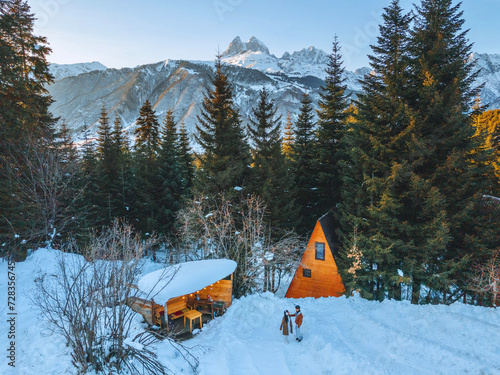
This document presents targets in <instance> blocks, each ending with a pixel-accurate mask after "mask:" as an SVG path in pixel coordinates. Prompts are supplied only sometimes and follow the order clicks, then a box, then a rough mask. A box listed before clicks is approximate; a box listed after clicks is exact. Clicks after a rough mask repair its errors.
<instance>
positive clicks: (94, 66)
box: [49, 61, 107, 81]
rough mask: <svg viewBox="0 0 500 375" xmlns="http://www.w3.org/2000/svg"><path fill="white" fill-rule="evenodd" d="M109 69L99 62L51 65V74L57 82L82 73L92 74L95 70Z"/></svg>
mask: <svg viewBox="0 0 500 375" xmlns="http://www.w3.org/2000/svg"><path fill="white" fill-rule="evenodd" d="M106 69H107V67H106V66H104V65H103V64H101V63H100V62H98V61H92V62H85V63H76V64H55V63H52V64H50V65H49V70H50V73H51V74H52V75H53V76H54V79H55V80H56V81H58V80H60V79H63V78H66V77H73V76H77V75H79V74H82V73H88V72H92V71H94V70H106Z"/></svg>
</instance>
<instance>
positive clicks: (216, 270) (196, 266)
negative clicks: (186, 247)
mask: <svg viewBox="0 0 500 375" xmlns="http://www.w3.org/2000/svg"><path fill="white" fill-rule="evenodd" d="M235 269H236V262H235V261H233V260H229V259H212V260H199V261H194V262H186V263H180V264H176V265H175V266H172V267H167V268H163V269H160V270H157V271H154V272H151V273H148V274H147V275H145V276H143V277H142V278H141V279H140V280H139V284H138V287H139V289H140V290H141V291H142V292H144V293H146V294H147V295H148V297H149V298H154V299H155V301H158V303H165V302H167V301H168V300H169V299H170V298H174V297H179V296H183V295H185V294H189V293H194V292H196V291H198V290H201V289H203V288H205V287H206V286H208V285H212V284H213V283H216V282H217V281H219V280H221V279H223V278H225V277H227V276H229V275H231V274H232V273H233V272H234V270H235Z"/></svg>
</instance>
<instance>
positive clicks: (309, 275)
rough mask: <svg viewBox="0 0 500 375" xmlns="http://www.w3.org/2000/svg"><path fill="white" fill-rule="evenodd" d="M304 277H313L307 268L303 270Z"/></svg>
mask: <svg viewBox="0 0 500 375" xmlns="http://www.w3.org/2000/svg"><path fill="white" fill-rule="evenodd" d="M302 276H303V277H309V278H310V277H311V270H310V269H307V268H303V269H302Z"/></svg>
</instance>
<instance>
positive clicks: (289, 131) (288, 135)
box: [282, 112, 295, 160]
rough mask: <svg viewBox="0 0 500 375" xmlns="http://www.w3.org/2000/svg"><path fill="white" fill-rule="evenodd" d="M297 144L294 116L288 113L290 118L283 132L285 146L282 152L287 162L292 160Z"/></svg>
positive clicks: (287, 118) (287, 119)
mask: <svg viewBox="0 0 500 375" xmlns="http://www.w3.org/2000/svg"><path fill="white" fill-rule="evenodd" d="M294 142H295V133H294V129H293V122H292V116H291V114H290V112H288V116H287V117H286V124H285V129H284V132H283V146H282V152H283V155H285V158H286V159H287V160H290V159H291V157H292V146H293V143H294Z"/></svg>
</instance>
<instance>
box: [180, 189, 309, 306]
mask: <svg viewBox="0 0 500 375" xmlns="http://www.w3.org/2000/svg"><path fill="white" fill-rule="evenodd" d="M265 213H266V206H265V205H264V204H263V203H262V201H261V200H260V199H259V198H258V197H255V196H251V197H248V198H247V199H246V200H245V201H243V204H242V205H241V206H240V207H238V209H235V208H234V207H233V206H232V205H231V202H230V201H229V200H227V199H224V198H220V199H218V200H208V199H205V198H203V197H197V198H195V199H194V200H193V201H192V202H191V203H190V204H189V205H188V206H187V207H186V208H185V209H184V210H182V211H181V212H180V214H179V221H180V224H181V232H180V237H181V243H182V254H183V255H184V257H185V259H186V260H188V259H206V258H229V259H232V260H234V261H236V263H237V264H238V266H237V269H236V271H235V278H234V290H235V294H236V295H237V296H239V295H243V294H245V293H247V292H252V291H266V290H270V291H272V292H275V291H276V290H277V289H278V288H279V285H280V282H281V279H282V277H283V276H284V275H285V274H287V273H290V272H292V270H293V269H295V266H296V262H297V261H298V259H299V256H300V254H299V252H300V248H301V247H303V246H302V241H301V240H300V239H299V237H298V236H297V235H295V234H294V233H289V234H287V235H286V236H284V237H283V238H282V239H281V240H279V241H276V242H273V241H271V233H269V230H268V228H267V227H266V225H265V221H264V215H265Z"/></svg>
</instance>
